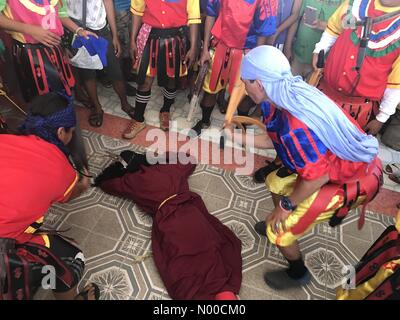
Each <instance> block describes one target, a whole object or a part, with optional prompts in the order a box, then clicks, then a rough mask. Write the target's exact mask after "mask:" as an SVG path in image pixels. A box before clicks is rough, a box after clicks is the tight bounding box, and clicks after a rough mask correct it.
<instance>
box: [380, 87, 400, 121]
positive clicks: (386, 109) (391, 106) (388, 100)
mask: <svg viewBox="0 0 400 320" xmlns="http://www.w3.org/2000/svg"><path fill="white" fill-rule="evenodd" d="M398 104H400V89H392V88H386V90H385V93H384V95H383V98H382V101H381V104H380V106H379V113H378V114H377V116H376V120H378V121H379V122H382V123H385V122H386V121H387V120H388V119H389V118H390V116H391V115H392V114H394V113H395V112H396V107H397V105H398Z"/></svg>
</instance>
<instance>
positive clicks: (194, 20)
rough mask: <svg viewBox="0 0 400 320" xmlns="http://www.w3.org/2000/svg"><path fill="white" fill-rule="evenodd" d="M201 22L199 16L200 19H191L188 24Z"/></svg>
mask: <svg viewBox="0 0 400 320" xmlns="http://www.w3.org/2000/svg"><path fill="white" fill-rule="evenodd" d="M200 23H201V19H200V18H199V19H190V20H188V25H191V24H200Z"/></svg>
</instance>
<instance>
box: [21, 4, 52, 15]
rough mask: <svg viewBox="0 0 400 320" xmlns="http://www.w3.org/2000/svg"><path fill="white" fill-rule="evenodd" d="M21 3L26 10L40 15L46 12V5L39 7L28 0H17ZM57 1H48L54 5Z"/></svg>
mask: <svg viewBox="0 0 400 320" xmlns="http://www.w3.org/2000/svg"><path fill="white" fill-rule="evenodd" d="M19 1H20V2H21V4H22V5H23V6H24V7H25V8H27V9H28V10H30V11H32V12H34V13H37V14H40V15H41V16H45V15H46V14H47V13H48V12H46V7H40V6H38V5H36V4H34V3H32V2H31V1H30V0H19ZM57 3H58V0H51V1H50V6H51V7H53V8H54V7H55V6H56V5H57Z"/></svg>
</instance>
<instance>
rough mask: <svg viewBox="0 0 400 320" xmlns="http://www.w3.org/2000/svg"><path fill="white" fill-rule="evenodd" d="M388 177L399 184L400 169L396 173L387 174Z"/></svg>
mask: <svg viewBox="0 0 400 320" xmlns="http://www.w3.org/2000/svg"><path fill="white" fill-rule="evenodd" d="M389 179H390V180H392V181H393V182H396V183H397V184H400V171H398V172H396V173H392V174H389Z"/></svg>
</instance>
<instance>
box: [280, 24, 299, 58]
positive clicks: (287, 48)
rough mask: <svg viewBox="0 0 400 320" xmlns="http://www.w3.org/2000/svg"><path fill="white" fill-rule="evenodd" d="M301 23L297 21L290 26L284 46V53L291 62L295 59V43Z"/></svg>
mask: <svg viewBox="0 0 400 320" xmlns="http://www.w3.org/2000/svg"><path fill="white" fill-rule="evenodd" d="M299 22H300V20H299V19H297V21H296V22H295V23H293V24H292V25H291V26H290V28H289V30H288V33H287V35H286V39H285V44H284V46H283V53H284V54H285V56H286V58H287V59H288V60H289V61H290V62H291V61H292V59H293V42H294V38H295V36H296V33H297V29H298V27H299Z"/></svg>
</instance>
